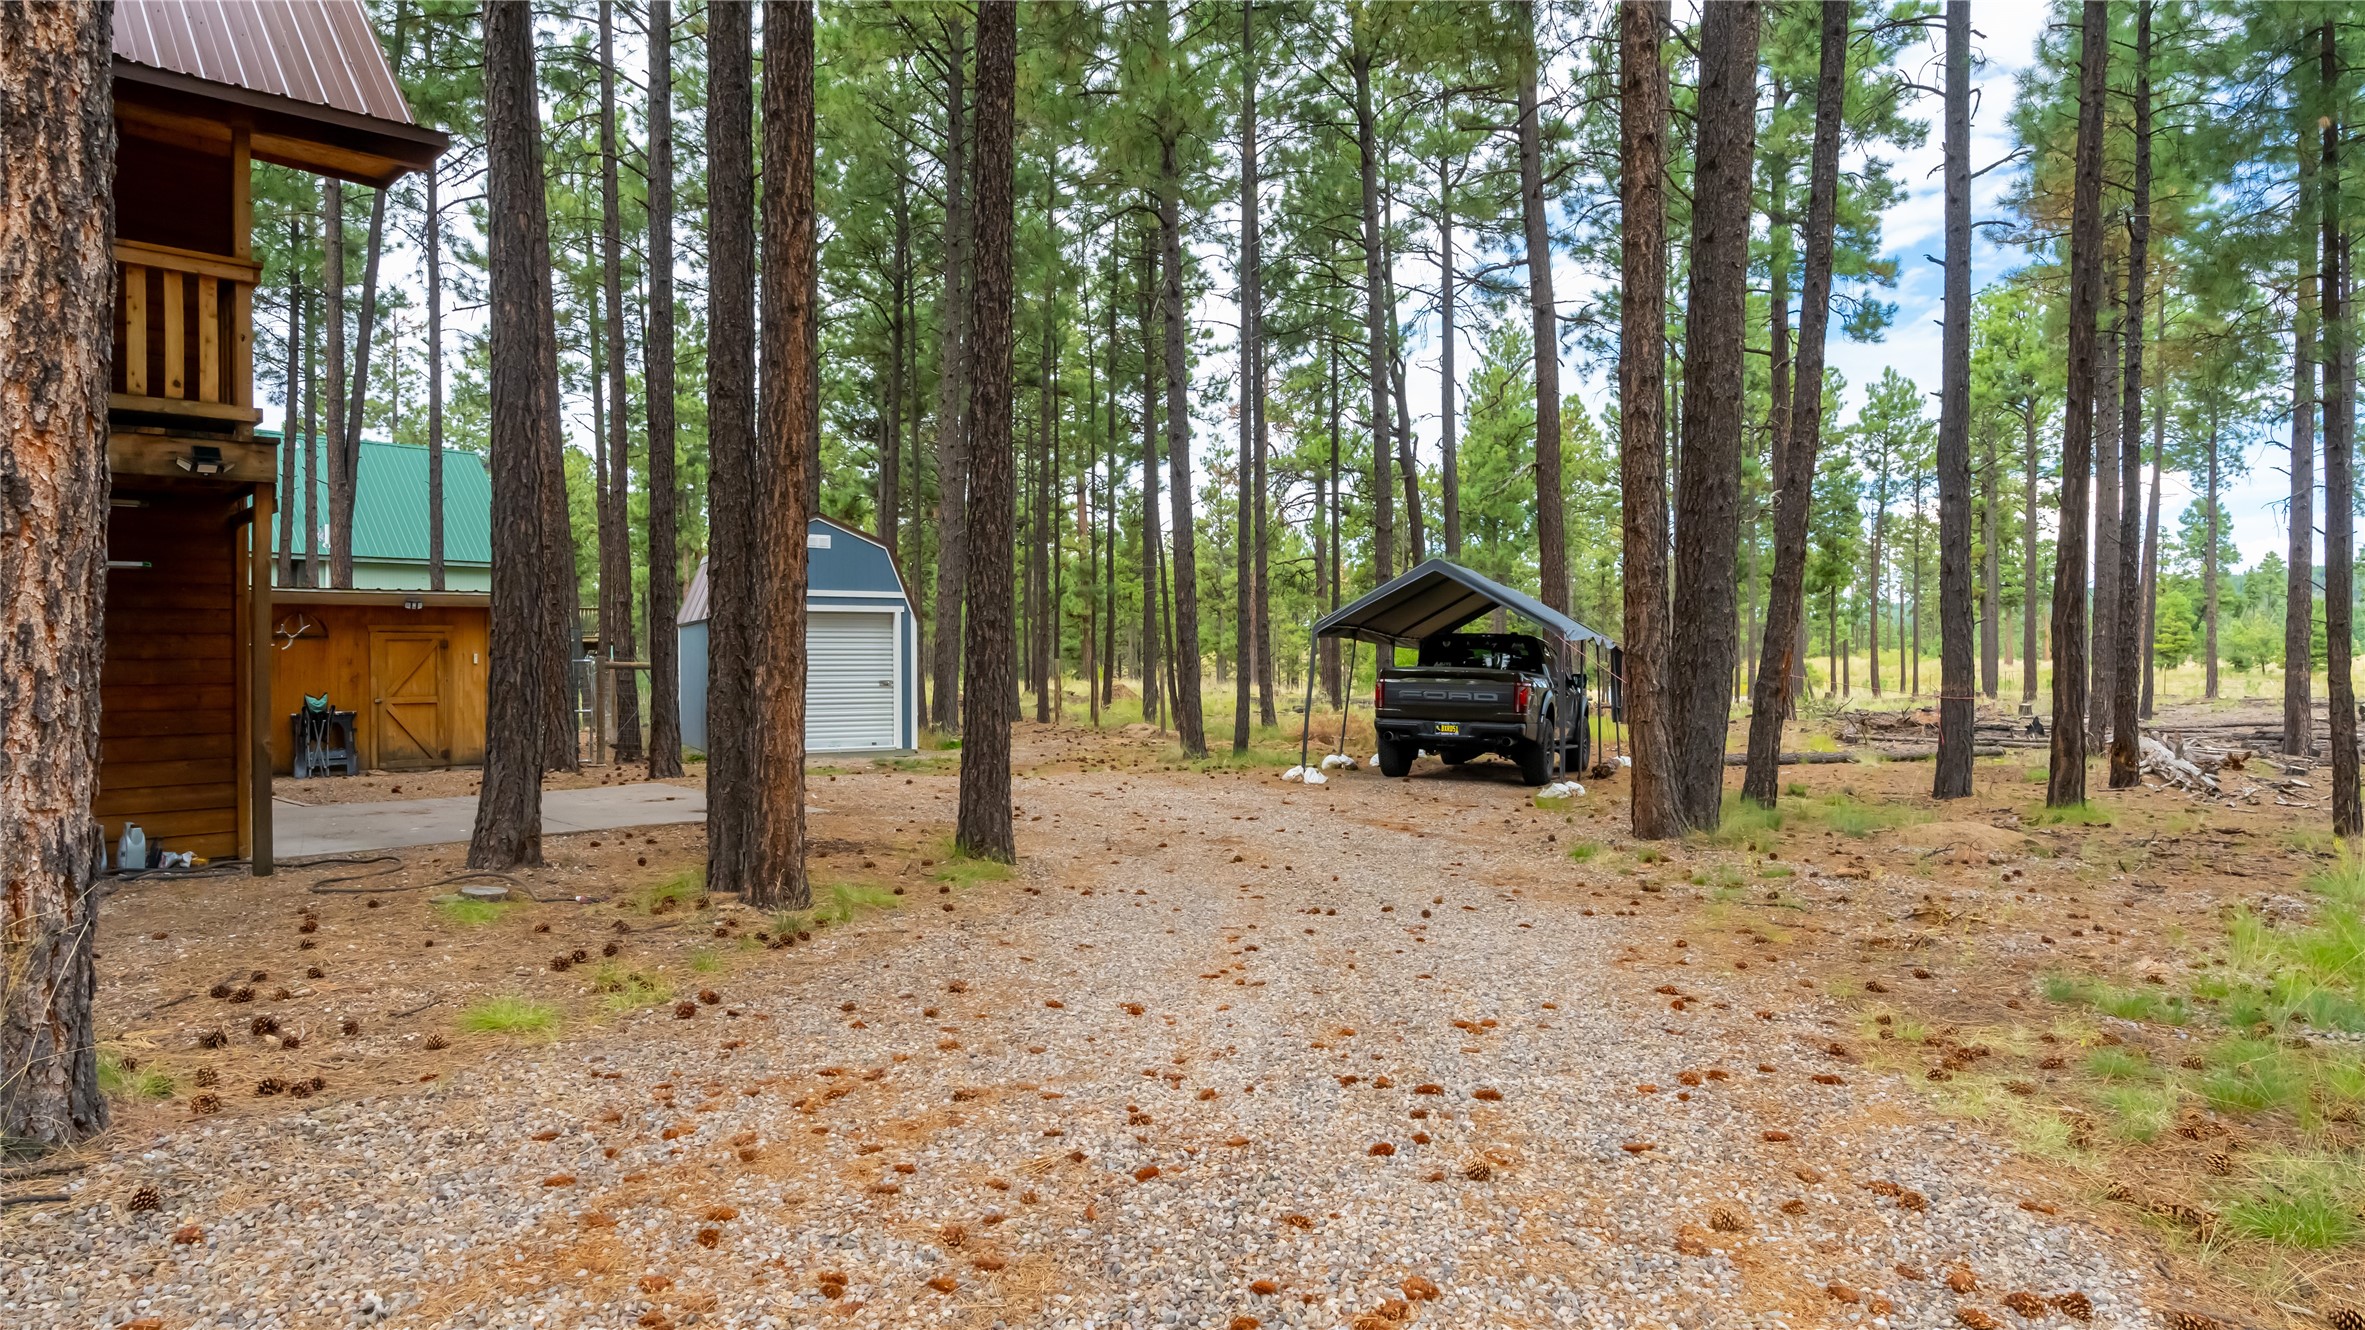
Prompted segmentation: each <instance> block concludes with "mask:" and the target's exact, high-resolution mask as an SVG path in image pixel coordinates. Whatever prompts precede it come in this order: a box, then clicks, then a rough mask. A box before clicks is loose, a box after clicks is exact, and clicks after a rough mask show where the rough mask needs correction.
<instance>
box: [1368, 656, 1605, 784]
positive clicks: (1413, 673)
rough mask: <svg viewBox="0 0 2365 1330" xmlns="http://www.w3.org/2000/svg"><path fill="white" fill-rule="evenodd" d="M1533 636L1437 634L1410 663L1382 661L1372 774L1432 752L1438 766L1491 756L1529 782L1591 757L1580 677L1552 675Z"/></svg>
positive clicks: (1402, 769)
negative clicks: (1508, 761) (1440, 762)
mask: <svg viewBox="0 0 2365 1330" xmlns="http://www.w3.org/2000/svg"><path fill="white" fill-rule="evenodd" d="M1553 656H1554V653H1553V652H1552V650H1551V649H1550V648H1548V647H1547V646H1546V645H1545V643H1544V642H1543V640H1542V639H1540V638H1535V637H1529V636H1527V635H1526V634H1523V633H1440V634H1438V635H1437V636H1434V637H1429V638H1424V639H1422V641H1421V644H1420V663H1419V664H1417V665H1394V664H1383V665H1381V666H1380V671H1379V682H1378V684H1377V685H1376V686H1375V688H1374V691H1373V694H1372V711H1373V714H1374V716H1375V718H1376V721H1377V725H1378V729H1379V759H1380V772H1381V774H1383V775H1388V776H1402V775H1405V774H1406V773H1408V772H1409V771H1411V770H1412V763H1413V759H1414V758H1416V757H1418V756H1420V755H1421V754H1422V753H1424V752H1430V753H1435V754H1437V756H1439V757H1440V758H1443V759H1444V760H1445V762H1446V764H1447V765H1449V766H1454V765H1459V764H1461V763H1463V762H1467V761H1469V760H1470V759H1471V758H1473V757H1475V756H1477V755H1478V754H1480V753H1501V754H1503V755H1505V756H1507V757H1509V758H1510V759H1511V760H1512V761H1513V762H1516V763H1518V765H1519V776H1520V779H1521V780H1522V781H1524V782H1525V783H1527V784H1529V785H1544V784H1548V783H1550V782H1552V781H1555V780H1558V779H1560V777H1561V774H1562V773H1563V772H1565V771H1568V770H1570V769H1572V768H1573V769H1576V770H1583V769H1584V767H1585V764H1586V763H1587V762H1588V761H1589V760H1590V759H1591V756H1592V754H1591V734H1592V729H1591V726H1590V725H1589V723H1588V722H1589V721H1590V719H1591V717H1590V714H1589V713H1588V711H1587V705H1588V703H1587V701H1586V697H1585V676H1584V675H1583V674H1581V673H1578V672H1576V671H1574V670H1568V669H1565V668H1561V669H1555V662H1554V660H1553Z"/></svg>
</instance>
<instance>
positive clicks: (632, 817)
mask: <svg viewBox="0 0 2365 1330" xmlns="http://www.w3.org/2000/svg"><path fill="white" fill-rule="evenodd" d="M705 820H706V791H704V790H701V789H696V788H693V787H691V786H686V785H667V784H664V783H663V782H659V781H641V782H637V783H635V784H631V785H602V786H596V787H594V788H591V789H584V790H544V791H543V792H542V834H544V835H546V836H557V835H564V834H567V833H569V832H577V831H607V830H610V829H613V828H620V827H655V826H663V825H666V824H668V823H676V822H703V821H705ZM475 826H476V800H475V798H474V797H473V796H468V795H462V796H459V797H456V798H450V799H390V800H387V801H385V802H383V803H366V804H323V805H320V806H318V807H311V808H306V807H299V806H296V805H293V804H289V803H286V802H284V801H281V802H279V803H277V804H276V806H275V807H274V808H273V809H272V814H271V849H272V852H273V853H275V854H277V855H278V856H279V857H280V858H283V859H303V858H309V857H311V856H313V855H321V854H350V853H353V852H356V851H360V850H393V849H400V848H402V847H404V846H409V845H448V844H452V843H454V842H458V841H465V840H467V839H468V835H469V833H470V832H471V831H472V830H474V828H475Z"/></svg>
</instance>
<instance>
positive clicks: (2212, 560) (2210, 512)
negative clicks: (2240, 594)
mask: <svg viewBox="0 0 2365 1330" xmlns="http://www.w3.org/2000/svg"><path fill="white" fill-rule="evenodd" d="M2218 469H2219V468H2218V451H2217V422H2216V421H2215V420H2214V419H2212V420H2211V421H2210V422H2209V493H2208V498H2207V506H2206V507H2205V508H2204V509H2203V517H2202V521H2203V523H2204V526H2203V534H2204V535H2205V536H2206V537H2207V539H2208V541H2209V543H2208V544H2207V545H2204V546H2202V554H2201V624H2202V632H2201V659H2202V661H2203V662H2204V669H2205V671H2206V676H2205V680H2204V682H2203V685H2202V691H2201V696H2203V697H2206V698H2215V697H2216V696H2217V518H2218V509H2217V480H2218Z"/></svg>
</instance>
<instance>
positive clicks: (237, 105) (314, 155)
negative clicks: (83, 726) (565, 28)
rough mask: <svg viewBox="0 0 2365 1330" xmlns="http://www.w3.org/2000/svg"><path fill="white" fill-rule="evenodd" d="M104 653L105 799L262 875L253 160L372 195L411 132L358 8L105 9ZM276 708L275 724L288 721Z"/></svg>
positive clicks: (180, 846)
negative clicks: (111, 308)
mask: <svg viewBox="0 0 2365 1330" xmlns="http://www.w3.org/2000/svg"><path fill="white" fill-rule="evenodd" d="M114 40H115V60H114V70H113V73H114V89H115V128H116V133H117V143H118V146H117V149H116V175H115V217H116V227H115V229H116V240H115V257H116V261H117V269H118V273H119V280H118V288H117V293H116V301H115V359H114V370H113V373H114V380H113V383H112V384H111V389H112V391H111V394H110V396H109V399H108V418H109V419H108V424H109V433H108V440H107V464H108V470H109V472H110V473H111V479H112V482H113V511H112V512H111V514H110V516H109V520H108V527H107V569H108V572H107V615H106V657H105V667H104V672H103V674H102V675H101V680H100V684H101V689H100V754H99V792H98V798H97V804H96V807H95V809H94V811H95V812H96V813H97V815H98V818H99V821H100V824H101V827H102V828H103V831H104V834H105V835H106V837H107V842H108V844H109V846H110V847H111V846H112V845H113V844H114V842H115V840H116V838H117V837H118V836H119V835H120V834H121V833H122V830H123V827H124V824H125V823H127V822H131V823H137V824H139V826H140V827H141V829H142V830H143V831H145V832H146V834H147V837H148V841H149V844H150V846H151V849H152V851H153V850H154V849H157V848H161V849H167V850H187V851H192V852H194V853H196V854H198V855H201V856H204V857H206V858H221V857H225V856H235V855H245V856H248V857H249V858H250V860H251V862H252V863H253V865H254V869H255V871H256V872H257V873H267V872H269V871H271V758H270V752H271V746H270V734H271V730H272V728H273V724H274V718H273V714H272V711H273V702H272V698H271V668H270V661H269V653H270V651H271V641H272V624H273V617H274V616H273V613H272V590H271V564H270V552H271V541H270V538H269V534H268V533H269V530H270V526H271V520H272V517H271V515H272V503H273V492H272V483H273V479H274V477H275V476H276V475H277V473H278V450H277V448H276V447H275V446H274V444H273V443H272V442H271V441H269V440H261V439H257V438H256V437H255V425H256V423H257V422H258V421H259V420H260V418H261V413H260V412H259V411H258V410H257V409H256V406H255V397H254V322H253V293H254V285H255V280H256V278H257V276H258V275H259V271H260V270H259V268H258V265H257V264H256V263H255V261H254V258H253V249H252V245H251V238H250V231H251V228H252V221H253V210H252V182H251V176H252V168H253V164H254V163H255V162H257V161H264V162H273V163H277V164H279V165H282V166H287V167H292V168H295V169H297V170H303V171H311V172H315V173H318V174H321V175H329V176H335V177H337V178H339V179H343V180H349V181H352V182H354V183H355V184H359V185H366V186H373V187H379V188H383V187H385V186H387V185H390V184H392V183H393V182H394V181H396V180H398V179H400V178H401V177H403V176H404V175H406V174H408V173H409V172H411V171H415V170H421V169H425V168H428V167H430V166H432V165H433V164H434V162H435V159H436V157H437V156H438V155H439V154H440V153H441V152H442V151H443V148H444V146H445V142H446V140H445V138H444V136H443V135H441V134H439V133H436V132H435V131H433V130H429V129H424V128H421V127H420V126H418V125H417V124H415V123H413V122H412V120H411V114H410V110H409V108H408V106H406V105H405V104H404V102H403V98H402V94H401V92H400V91H399V89H398V88H397V87H396V85H395V82H394V77H393V74H392V73H391V71H389V70H388V68H387V65H386V58H385V54H384V52H383V50H382V49H381V48H380V47H379V44H378V40H377V36H376V34H375V33H374V32H372V31H371V28H370V24H369V16H368V14H367V12H366V11H365V10H364V9H363V8H362V5H361V3H360V0H118V3H117V4H116V6H115V11H114ZM281 723H284V720H283V718H282V721H281Z"/></svg>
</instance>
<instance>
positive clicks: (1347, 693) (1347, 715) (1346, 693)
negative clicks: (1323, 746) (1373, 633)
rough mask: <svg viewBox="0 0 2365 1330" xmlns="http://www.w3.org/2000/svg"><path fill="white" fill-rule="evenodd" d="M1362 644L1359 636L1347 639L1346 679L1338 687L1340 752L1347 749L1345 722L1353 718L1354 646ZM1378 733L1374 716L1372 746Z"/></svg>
mask: <svg viewBox="0 0 2365 1330" xmlns="http://www.w3.org/2000/svg"><path fill="white" fill-rule="evenodd" d="M1362 645H1363V639H1362V638H1360V637H1350V638H1348V639H1347V681H1346V683H1344V684H1342V685H1341V686H1340V687H1339V703H1340V706H1339V747H1338V751H1339V752H1341V753H1344V752H1346V751H1347V722H1348V721H1351V720H1353V719H1354V718H1355V652H1356V648H1357V647H1360V646H1362ZM1375 668H1376V667H1375ZM1379 735H1380V723H1379V720H1378V719H1377V718H1376V717H1375V718H1374V719H1373V720H1372V722H1371V741H1372V743H1373V745H1374V746H1376V745H1378V743H1379V741H1380V740H1379Z"/></svg>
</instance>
